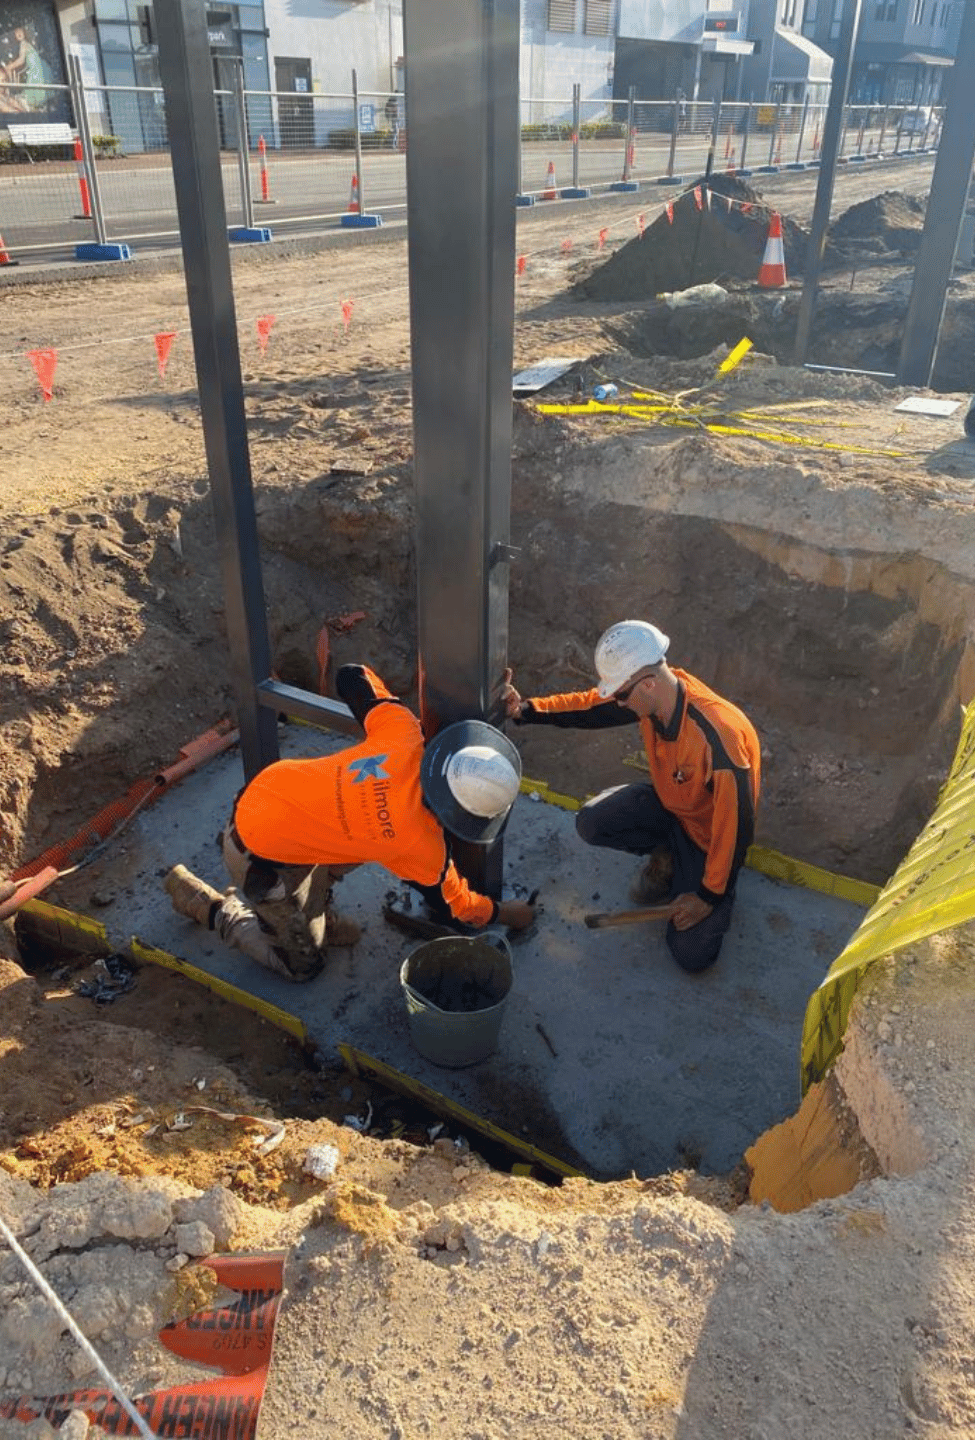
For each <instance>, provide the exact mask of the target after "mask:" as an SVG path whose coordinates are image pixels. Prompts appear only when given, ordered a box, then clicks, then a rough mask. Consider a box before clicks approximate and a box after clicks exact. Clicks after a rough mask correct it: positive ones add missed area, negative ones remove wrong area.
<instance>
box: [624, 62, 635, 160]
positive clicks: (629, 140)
mask: <svg viewBox="0 0 975 1440" xmlns="http://www.w3.org/2000/svg"><path fill="white" fill-rule="evenodd" d="M635 100H636V86H635V85H631V86H630V88H629V90H628V91H627V95H626V139H625V141H624V145H623V175H622V179H623V180H624V181H626V180H629V178H630V168H631V164H632V159H633V144H634V137H635V135H636V131H635V130H634V128H633V106H634V102H635Z"/></svg>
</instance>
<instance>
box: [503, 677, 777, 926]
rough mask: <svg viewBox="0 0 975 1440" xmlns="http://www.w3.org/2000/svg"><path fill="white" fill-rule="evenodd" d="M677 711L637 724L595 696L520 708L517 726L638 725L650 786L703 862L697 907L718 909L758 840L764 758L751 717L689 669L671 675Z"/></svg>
mask: <svg viewBox="0 0 975 1440" xmlns="http://www.w3.org/2000/svg"><path fill="white" fill-rule="evenodd" d="M674 674H675V675H676V677H677V705H676V708H675V710H674V713H673V716H672V717H671V720H670V723H669V724H668V725H666V726H664V725H661V723H660V721H659V720H658V719H657V718H656V717H655V716H652V717H651V718H650V719H648V720H639V722H638V717H637V716H636V715H634V713H633V711H632V710H628V709H627V708H626V706H625V705H619V704H617V702H616V701H615V700H604V699H603V698H602V696H601V695H600V694H599V691H598V690H595V689H593V690H582V691H576V692H573V693H570V694H565V695H548V696H545V697H543V698H537V699H532V700H528V701H526V702H525V705H524V707H523V711H522V714H521V716H520V718H519V719H518V721H517V722H516V723H519V724H523V725H524V724H548V725H561V726H563V727H572V728H578V729H593V730H598V729H607V728H609V727H611V726H616V725H633V724H635V723H637V722H638V723H639V726H640V732H641V734H642V736H643V744H644V748H645V749H646V752H647V762H648V764H649V766H650V779H651V781H652V783H653V788H654V790H655V791H656V792H657V796H658V798H659V800H660V803H661V804H662V805H663V807H664V809H665V810H668V811H670V813H671V814H672V815H673V816H674V817H675V818H676V819H677V820H678V821H679V822H680V824H681V826H682V827H683V828H684V830H685V831H686V832H687V834H688V835H689V836H690V838H691V839H692V840H693V841H694V844H695V845H697V847H698V849H700V850H703V851H704V852H705V854H706V856H707V861H706V864H705V866H704V879H703V881H702V883H701V885H700V887H699V889H698V894H699V895H700V897H701V899H702V900H706V901H707V902H708V904H709V905H716V904H717V902H718V901H719V900H720V899H721V898H722V896H723V895H724V894H725V893H726V891H727V890H729V889H730V888H731V887H732V886H733V885H734V882H735V876H736V875H737V873H738V870H739V869H740V867H741V866H742V864H743V863H744V859H745V852H746V850H747V849H748V847H749V845H750V844H751V843H752V840H753V838H754V834H755V810H756V807H757V805H758V792H759V787H760V782H761V752H760V749H759V743H758V736H757V735H756V733H755V727H754V726H753V725H752V723H751V721H750V720H749V719H748V717H747V716H746V715H744V714H742V712H741V711H740V710H739V709H738V707H737V706H735V705H732V704H731V702H730V701H729V700H724V699H722V697H721V696H720V695H717V694H715V692H714V691H713V690H710V689H709V688H708V687H707V685H705V684H704V682H703V681H701V680H698V679H696V678H695V676H693V675H689V674H688V673H687V671H686V670H677V669H675V670H674Z"/></svg>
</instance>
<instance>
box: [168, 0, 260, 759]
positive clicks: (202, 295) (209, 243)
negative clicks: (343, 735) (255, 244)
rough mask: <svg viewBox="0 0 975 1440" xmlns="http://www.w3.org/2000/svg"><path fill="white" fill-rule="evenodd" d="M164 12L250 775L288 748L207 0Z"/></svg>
mask: <svg viewBox="0 0 975 1440" xmlns="http://www.w3.org/2000/svg"><path fill="white" fill-rule="evenodd" d="M155 16H156V24H157V27H158V30H159V67H160V71H161V75H162V82H163V90H164V92H165V96H166V119H167V123H168V126H169V142H170V154H171V156H172V165H173V180H174V182H175V186H176V205H177V210H178V212H179V226H180V234H181V236H182V246H183V267H184V271H185V275H186V292H187V298H188V301H189V311H190V326H191V329H192V332H193V351H194V355H195V358H196V375H197V383H198V386H199V393H200V409H201V413H202V418H203V437H204V441H205V444H206V455H207V465H208V468H209V472H210V494H211V497H212V500H213V510H214V516H215V519H216V529H217V541H218V544H219V547H220V558H221V567H222V571H223V585H224V606H225V610H226V621H227V636H228V639H229V642H230V670H231V682H232V685H233V691H234V700H235V704H236V708H237V721H238V724H239V726H240V743H241V754H242V758H243V762H244V772H245V774H246V775H247V777H248V779H250V778H251V776H253V775H255V774H256V773H257V771H258V770H260V769H261V768H262V767H263V766H264V765H267V764H269V763H270V761H272V760H276V759H277V758H278V753H279V752H278V737H277V720H276V717H275V715H274V713H273V711H271V710H270V709H264V708H262V707H261V705H260V703H259V701H258V698H257V693H256V683H257V682H258V681H260V680H264V679H266V678H269V677H270V674H271V653H270V646H269V642H268V635H267V623H266V619H265V613H264V584H263V580H262V577H261V563H260V555H259V552H258V542H257V520H256V517H255V514H254V496H253V491H252V488H251V468H250V454H249V451H248V447H247V424H246V420H245V417H244V389H243V382H242V378H241V371H240V351H239V349H238V345H237V317H236V314H235V311H234V295H233V284H232V280H231V272H230V246H229V242H228V239H227V213H226V207H225V205H224V198H223V183H222V180H221V174H220V142H219V137H218V134H217V115H216V107H215V104H214V97H213V70H212V66H211V61H210V45H209V41H208V38H207V20H206V9H205V7H204V6H203V5H201V4H200V3H199V0H156V6H155Z"/></svg>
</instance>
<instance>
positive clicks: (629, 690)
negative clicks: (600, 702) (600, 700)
mask: <svg viewBox="0 0 975 1440" xmlns="http://www.w3.org/2000/svg"><path fill="white" fill-rule="evenodd" d="M646 678H647V677H646V675H641V676H640V678H639V680H634V681H633V683H632V684H631V685H627V687H626V689H625V690H617V691H616V693H615V694H614V696H613V699H614V700H615V701H616V702H617V704H619V705H625V704H626V702H627V700H629V698H630V696H631V695H632V694H633V691H634V690H635V689H636V687H637V686H638V685H642V684H643V682H644V680H646Z"/></svg>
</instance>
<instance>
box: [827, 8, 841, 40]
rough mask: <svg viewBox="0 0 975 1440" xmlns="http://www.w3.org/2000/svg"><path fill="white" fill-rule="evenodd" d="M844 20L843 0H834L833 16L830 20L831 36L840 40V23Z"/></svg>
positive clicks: (832, 38)
mask: <svg viewBox="0 0 975 1440" xmlns="http://www.w3.org/2000/svg"><path fill="white" fill-rule="evenodd" d="M842 21H843V0H833V18H832V20H831V21H830V22H829V38H830V39H831V40H838V39H839V38H840V25H841V23H842Z"/></svg>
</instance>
